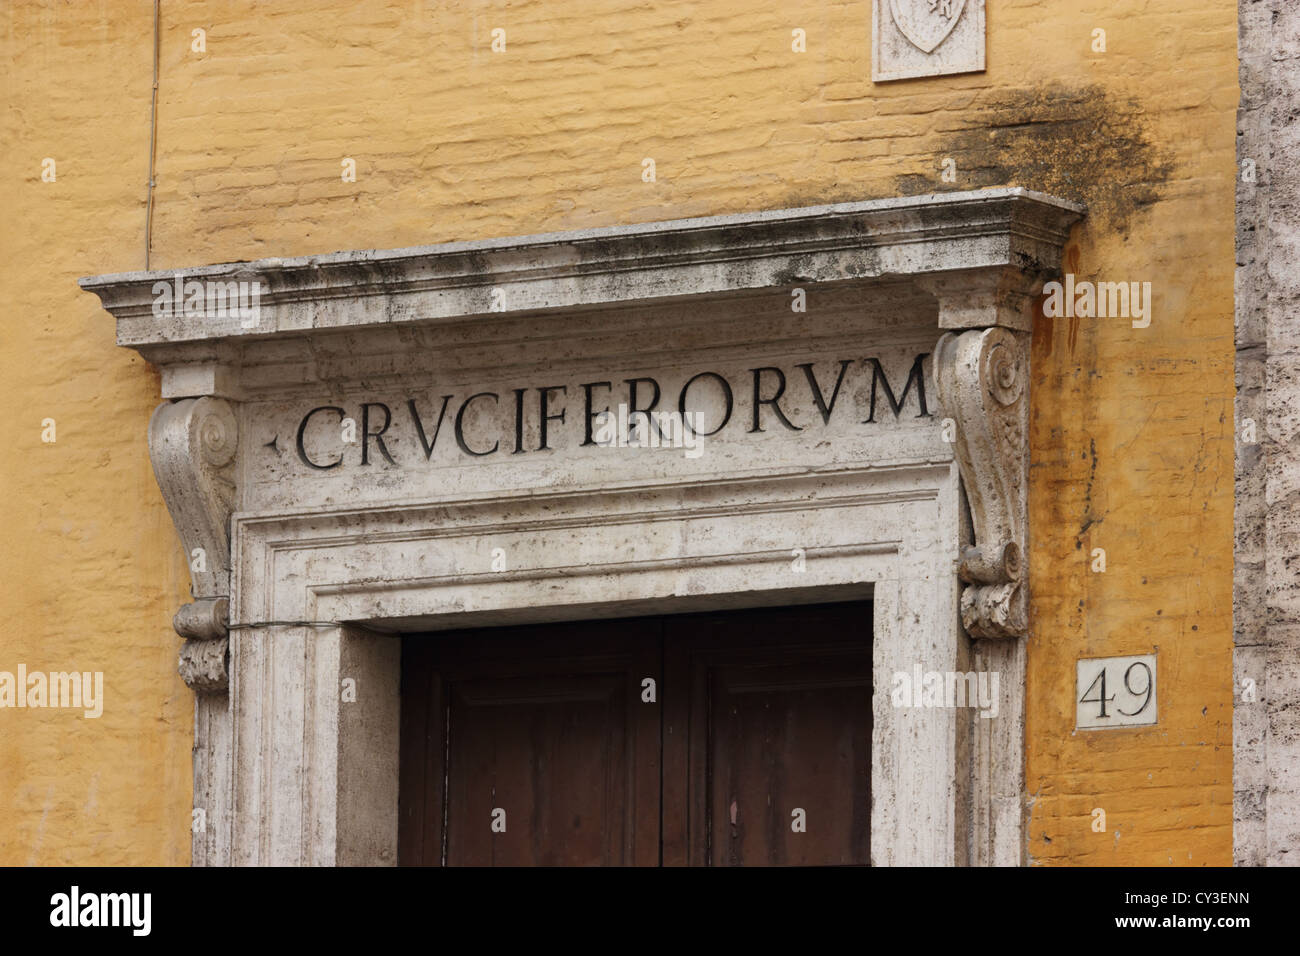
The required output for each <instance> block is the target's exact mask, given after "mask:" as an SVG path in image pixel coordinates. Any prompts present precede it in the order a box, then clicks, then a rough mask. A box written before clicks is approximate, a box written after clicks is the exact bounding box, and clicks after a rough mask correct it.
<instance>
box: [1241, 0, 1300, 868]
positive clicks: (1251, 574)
mask: <svg viewBox="0 0 1300 956" xmlns="http://www.w3.org/2000/svg"><path fill="white" fill-rule="evenodd" d="M1240 31H1241V33H1240V46H1241V94H1242V95H1241V108H1240V111H1239V114H1238V140H1237V142H1238V147H1237V153H1238V162H1239V167H1240V175H1239V176H1238V183H1237V296H1238V299H1237V435H1238V441H1237V479H1236V483H1237V495H1238V497H1237V516H1236V530H1237V543H1236V551H1237V569H1236V588H1235V595H1234V597H1235V608H1234V632H1235V635H1236V643H1237V647H1236V652H1235V668H1234V671H1235V678H1236V680H1235V684H1236V694H1237V706H1236V726H1235V733H1234V743H1235V753H1236V759H1235V764H1234V786H1235V789H1236V801H1235V809H1236V815H1235V831H1236V832H1235V841H1234V842H1235V858H1236V860H1237V862H1239V863H1241V864H1246V865H1256V866H1257V865H1265V864H1267V865H1274V866H1276V865H1292V866H1294V865H1297V864H1300V778H1297V775H1296V768H1297V767H1300V577H1298V576H1297V570H1296V563H1295V555H1296V554H1297V551H1298V550H1300V540H1298V532H1300V525H1297V517H1296V516H1297V514H1300V376H1298V375H1297V369H1300V324H1298V323H1297V321H1296V315H1295V303H1296V301H1297V298H1300V255H1298V254H1297V247H1296V242H1297V239H1298V238H1300V208H1298V206H1297V199H1296V197H1297V195H1300V169H1298V168H1297V167H1298V165H1300V124H1297V114H1300V77H1298V76H1297V70H1298V69H1300V9H1297V8H1296V6H1295V4H1292V3H1286V2H1284V0H1243V2H1242V3H1241V27H1240ZM1252 431H1253V434H1252V433H1251V432H1252Z"/></svg>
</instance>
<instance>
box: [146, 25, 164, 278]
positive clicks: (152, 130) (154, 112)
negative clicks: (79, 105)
mask: <svg viewBox="0 0 1300 956" xmlns="http://www.w3.org/2000/svg"><path fill="white" fill-rule="evenodd" d="M159 3H160V0H153V96H152V102H151V105H150V107H149V185H148V192H147V194H146V198H145V210H144V267H145V269H148V268H149V246H150V244H151V243H152V241H153V187H154V179H153V171H154V157H155V156H156V155H157V153H158V51H159V43H158V4H159Z"/></svg>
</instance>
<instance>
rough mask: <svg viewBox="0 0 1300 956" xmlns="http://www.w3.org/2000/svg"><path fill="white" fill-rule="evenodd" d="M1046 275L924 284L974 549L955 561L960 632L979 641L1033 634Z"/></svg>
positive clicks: (958, 275)
mask: <svg viewBox="0 0 1300 956" xmlns="http://www.w3.org/2000/svg"><path fill="white" fill-rule="evenodd" d="M1044 277H1045V274H1044V273H1043V272H1042V271H1041V270H1040V269H1037V268H1026V269H1021V268H1017V267H1014V266H1003V267H1000V268H992V269H981V268H973V269H969V270H958V271H955V272H949V273H943V274H940V275H935V276H926V277H924V278H923V279H921V280H920V281H921V285H922V287H923V288H925V289H926V290H927V291H929V292H931V293H932V294H934V296H935V298H936V299H937V300H938V302H939V326H940V328H944V329H951V330H953V331H950V332H947V333H946V334H945V335H944V336H943V337H942V338H941V339H940V340H939V344H938V346H936V348H935V352H934V379H935V386H936V387H937V390H938V393H939V401H940V404H941V405H942V406H943V409H944V413H945V414H946V415H947V416H948V417H950V418H952V419H953V421H954V422H955V423H956V426H957V430H956V435H955V439H954V448H955V452H956V457H957V465H958V467H959V468H960V470H961V477H962V485H963V487H964V488H965V490H966V498H967V501H969V503H970V510H971V520H972V524H973V526H974V527H973V530H974V533H975V544H974V545H973V546H970V547H966V548H964V549H963V551H962V554H961V555H960V559H959V562H958V575H959V576H960V578H961V580H962V582H963V583H964V584H965V587H964V588H963V589H962V597H961V617H962V624H963V625H964V626H965V628H966V631H967V632H968V633H969V634H970V635H971V636H972V637H979V638H1008V637H1011V638H1014V637H1026V636H1027V635H1028V633H1029V588H1028V573H1029V568H1028V564H1027V560H1026V546H1027V544H1028V540H1027V530H1026V529H1027V525H1028V511H1029V500H1028V496H1029V330H1030V329H1031V328H1032V323H1033V310H1032V303H1033V298H1034V295H1035V294H1036V293H1037V291H1038V290H1039V289H1040V288H1041V287H1042V282H1043V279H1044Z"/></svg>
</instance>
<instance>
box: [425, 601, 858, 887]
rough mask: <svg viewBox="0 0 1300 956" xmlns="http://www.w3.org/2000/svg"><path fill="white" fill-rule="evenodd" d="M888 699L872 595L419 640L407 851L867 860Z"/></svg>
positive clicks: (471, 856) (455, 859)
mask: <svg viewBox="0 0 1300 956" xmlns="http://www.w3.org/2000/svg"><path fill="white" fill-rule="evenodd" d="M646 678H651V679H653V680H654V682H655V690H656V694H657V700H655V701H653V702H646V701H644V700H643V697H642V694H643V684H642V682H643V681H644V680H645V679H646ZM871 697H872V695H871V606H870V604H869V603H858V604H852V605H826V606H817V607H797V608H776V609H763V610H756V611H745V612H728V613H720V614H705V615H684V616H673V617H666V618H639V619H632V620H622V621H593V622H585V623H581V624H559V625H544V626H533V627H523V628H495V629H483V630H478V631H469V632H457V633H455V634H449V635H448V634H444V635H423V636H413V637H409V638H406V639H405V640H404V642H403V675H402V742H401V743H402V750H401V759H402V770H401V772H402V785H401V797H400V807H399V810H400V821H401V829H400V835H399V861H400V862H402V863H408V864H410V863H415V864H426V865H483V866H490V865H519V866H526V865H540V866H547V865H654V864H656V863H660V862H662V863H664V864H667V865H682V864H693V865H783V864H802V865H817V864H864V863H867V862H868V861H869V856H870V845H869V839H870V813H871V792H870V773H871V767H870V764H871ZM494 811H503V812H504V820H502V818H501V816H500V815H499V813H497V814H496V815H495V820H496V822H497V823H498V827H497V828H496V829H494V828H493V822H494ZM795 814H797V817H796V815H795ZM502 822H504V830H502V829H500V824H501V823H502ZM796 823H797V824H798V825H795V824H796Z"/></svg>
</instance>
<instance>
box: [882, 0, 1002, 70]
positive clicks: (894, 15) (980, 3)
mask: <svg viewBox="0 0 1300 956" xmlns="http://www.w3.org/2000/svg"><path fill="white" fill-rule="evenodd" d="M871 6H872V15H871V31H872V47H871V78H872V79H873V80H874V81H876V82H877V83H882V82H884V81H886V80H906V79H910V78H912V77H918V76H941V75H943V74H948V73H978V72H980V71H982V70H983V69H984V0H872V4H871Z"/></svg>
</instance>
